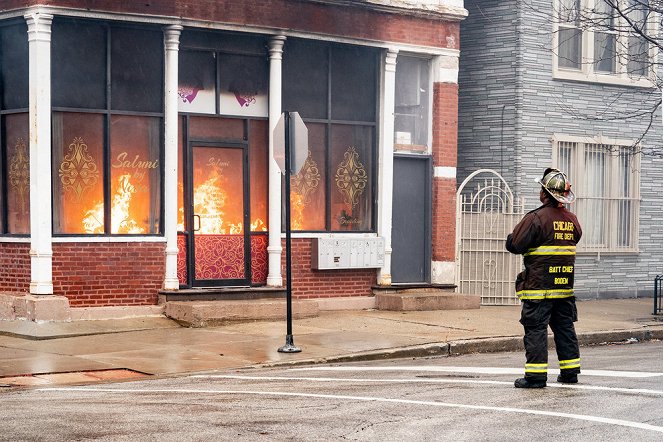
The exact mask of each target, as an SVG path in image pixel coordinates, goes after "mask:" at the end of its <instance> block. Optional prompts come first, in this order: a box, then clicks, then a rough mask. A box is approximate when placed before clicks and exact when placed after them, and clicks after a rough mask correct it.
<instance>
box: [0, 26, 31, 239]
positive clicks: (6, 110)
mask: <svg viewBox="0 0 663 442" xmlns="http://www.w3.org/2000/svg"><path fill="white" fill-rule="evenodd" d="M14 23H16V22H14ZM27 107H28V30H27V26H26V24H25V21H21V22H18V23H16V24H12V25H8V26H0V111H1V112H2V113H1V114H0V142H1V143H2V145H0V149H1V150H2V152H0V154H1V155H0V157H2V158H3V162H2V174H3V176H4V178H5V179H4V180H3V183H2V185H1V186H0V190H1V191H0V204H1V206H0V233H14V234H28V233H30V138H29V132H28V127H29V123H28V114H27V113H25V112H24V111H26V110H27ZM5 216H6V217H5Z"/></svg>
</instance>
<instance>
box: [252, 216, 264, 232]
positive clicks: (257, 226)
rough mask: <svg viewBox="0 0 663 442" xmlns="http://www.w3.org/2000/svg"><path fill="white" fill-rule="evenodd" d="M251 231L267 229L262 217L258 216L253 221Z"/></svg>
mask: <svg viewBox="0 0 663 442" xmlns="http://www.w3.org/2000/svg"><path fill="white" fill-rule="evenodd" d="M251 231H252V232H266V231H267V224H265V222H264V221H263V220H262V219H260V218H256V219H255V221H253V222H252V223H251Z"/></svg>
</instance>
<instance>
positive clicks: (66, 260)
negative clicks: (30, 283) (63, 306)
mask: <svg viewBox="0 0 663 442" xmlns="http://www.w3.org/2000/svg"><path fill="white" fill-rule="evenodd" d="M164 272H165V244H163V243H142V242H140V243H137V242H130V243H78V242H77V243H54V244H53V292H54V294H55V295H61V296H66V297H67V298H69V303H70V305H71V306H72V307H89V306H111V305H154V304H156V303H157V292H158V291H159V290H160V289H161V287H162V285H163V275H164Z"/></svg>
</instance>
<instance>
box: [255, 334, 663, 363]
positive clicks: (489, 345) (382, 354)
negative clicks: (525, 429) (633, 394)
mask: <svg viewBox="0 0 663 442" xmlns="http://www.w3.org/2000/svg"><path fill="white" fill-rule="evenodd" d="M657 340H663V328H660V329H658V328H656V329H630V330H611V331H598V332H585V333H579V334H578V342H579V344H580V346H581V347H590V346H598V345H609V344H635V343H639V342H646V341H657ZM548 345H549V347H552V346H553V345H554V341H553V339H552V337H549V338H548ZM523 350H524V346H523V338H522V336H504V337H498V338H477V339H463V340H458V341H450V342H442V343H430V344H420V345H413V346H406V347H398V348H388V349H380V350H371V351H365V352H360V353H352V354H347V355H339V356H330V357H326V358H319V359H301V360H297V361H289V362H274V363H267V364H258V365H254V366H251V368H270V367H294V366H300V365H315V364H330V363H345V362H362V361H378V360H387V359H399V358H425V357H434V356H461V355H467V354H474V353H500V352H512V351H523Z"/></svg>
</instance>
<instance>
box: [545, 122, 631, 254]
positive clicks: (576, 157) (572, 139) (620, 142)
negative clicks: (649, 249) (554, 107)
mask: <svg viewBox="0 0 663 442" xmlns="http://www.w3.org/2000/svg"><path fill="white" fill-rule="evenodd" d="M550 141H551V142H552V147H553V149H552V152H553V155H552V164H553V167H558V163H559V158H558V156H559V149H558V146H559V144H560V143H564V142H568V143H577V144H582V145H583V147H582V149H580V148H576V149H575V151H574V152H573V156H572V163H571V164H572V166H573V169H574V170H575V174H578V173H579V172H581V171H582V170H584V157H583V153H584V151H585V146H584V145H587V144H592V145H595V144H599V145H610V146H619V147H624V148H634V149H641V148H642V146H641V145H640V144H638V142H637V141H636V140H633V139H623V138H622V139H619V138H609V137H604V136H603V135H597V136H594V137H590V136H584V137H583V136H574V135H566V134H553V136H552V138H551V140H550ZM611 158H615V156H611ZM617 158H618V157H617ZM634 161H636V164H635V169H634V172H633V175H632V177H631V180H632V183H633V186H632V187H633V191H632V196H631V198H630V199H631V200H632V201H634V202H636V204H635V207H634V208H633V209H632V213H631V221H632V231H633V238H632V240H633V243H632V244H631V245H630V247H624V248H617V247H616V246H615V242H616V241H615V238H616V237H617V235H618V233H616V232H615V231H613V230H612V229H609V233H608V243H609V244H608V245H607V246H603V247H601V246H599V247H592V246H585V245H584V244H583V242H582V240H581V241H580V243H579V244H578V253H579V254H591V255H598V256H600V255H601V254H604V255H620V254H638V253H640V245H639V242H640V241H639V240H640V202H641V197H640V187H641V180H640V168H641V158H640V155H639V154H635V155H634ZM607 167H608V168H609V171H610V174H611V175H612V176H617V175H618V164H617V161H615V160H611V161H610V164H609V165H608V166H607ZM569 178H570V179H571V182H572V183H575V181H574V180H577V178H576V177H574V176H570V177H569ZM576 197H577V198H582V195H578V194H577V193H576ZM615 198H616V197H615V196H614V195H613V194H610V195H608V197H607V198H606V199H608V200H610V199H615ZM571 210H572V211H574V212H575V210H574V208H573V207H571ZM611 215H612V214H607V216H606V222H607V223H608V225H610V220H611Z"/></svg>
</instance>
